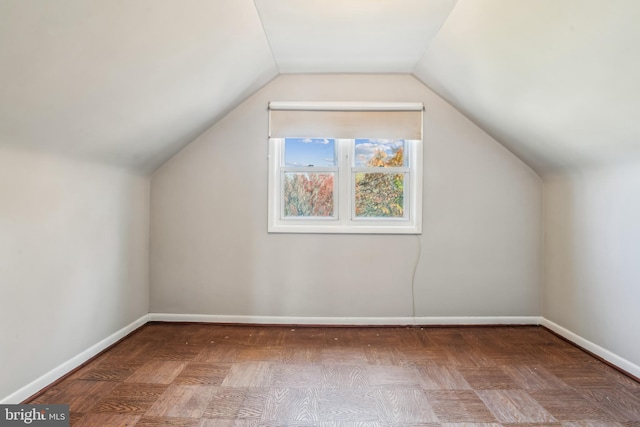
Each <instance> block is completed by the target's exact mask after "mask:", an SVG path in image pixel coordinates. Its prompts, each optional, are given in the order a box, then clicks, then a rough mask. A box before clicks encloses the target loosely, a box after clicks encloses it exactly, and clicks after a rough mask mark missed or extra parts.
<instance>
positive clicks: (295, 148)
mask: <svg viewBox="0 0 640 427" xmlns="http://www.w3.org/2000/svg"><path fill="white" fill-rule="evenodd" d="M400 149H403V150H404V141H403V140H386V139H368V138H366V139H365V138H359V139H356V140H355V166H356V167H367V166H369V163H370V161H371V159H373V158H374V157H375V156H376V154H379V153H384V154H386V156H387V157H389V158H391V157H393V156H394V155H395V154H396V153H397V152H398V150H400ZM284 153H285V166H288V167H308V166H316V167H334V166H336V164H337V161H336V142H335V139H330V138H287V139H286V140H285V150H284ZM403 160H404V163H405V165H406V156H404V159H403Z"/></svg>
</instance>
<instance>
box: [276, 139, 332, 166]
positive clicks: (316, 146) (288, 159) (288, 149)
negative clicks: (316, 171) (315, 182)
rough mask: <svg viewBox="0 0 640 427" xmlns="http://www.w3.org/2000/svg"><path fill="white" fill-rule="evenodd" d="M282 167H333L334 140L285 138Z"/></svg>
mask: <svg viewBox="0 0 640 427" xmlns="http://www.w3.org/2000/svg"><path fill="white" fill-rule="evenodd" d="M284 165H285V166H289V167H302V166H335V165H336V145H335V140H333V139H326V138H286V139H285V140H284Z"/></svg>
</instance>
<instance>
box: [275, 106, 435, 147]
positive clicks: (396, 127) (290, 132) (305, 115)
mask: <svg viewBox="0 0 640 427" xmlns="http://www.w3.org/2000/svg"><path fill="white" fill-rule="evenodd" d="M423 110H424V106H423V105H422V104H421V103H292V102H271V103H269V128H270V129H269V136H270V137H273V138H285V137H307V138H376V139H415V140H421V139H422V112H423Z"/></svg>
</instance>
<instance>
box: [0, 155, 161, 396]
mask: <svg viewBox="0 0 640 427" xmlns="http://www.w3.org/2000/svg"><path fill="white" fill-rule="evenodd" d="M148 221H149V179H148V178H141V177H137V176H133V175H131V174H129V173H127V172H124V171H121V170H117V169H113V168H109V167H105V166H99V165H95V164H90V163H84V162H79V161H74V160H68V159H62V158H58V157H53V156H50V155H47V154H42V153H37V152H28V151H21V150H15V149H7V148H3V147H0V292H1V295H0V337H2V339H1V340H0V366H1V367H2V372H1V373H0V400H2V399H3V398H4V397H5V396H8V395H10V394H12V393H14V392H16V391H17V390H18V389H20V388H22V387H24V386H25V385H27V384H29V383H30V382H32V381H34V380H36V379H37V378H39V377H41V376H42V375H44V374H46V373H48V372H49V371H52V370H53V369H54V368H57V367H58V366H59V365H61V364H63V363H65V362H67V361H69V360H70V359H72V358H73V357H75V356H77V355H78V354H80V353H81V352H84V351H85V350H87V349H88V348H89V347H91V346H93V345H95V344H96V343H98V342H99V341H101V340H103V339H105V338H106V337H108V336H109V335H111V334H113V333H114V332H116V331H118V330H120V329H121V328H123V327H124V326H126V325H128V324H130V323H131V322H133V321H134V320H136V319H139V318H140V317H141V316H143V315H145V314H147V313H148V229H149V228H148ZM33 391H35V390H33ZM23 397H26V396H23ZM10 403H17V402H15V401H12V402H10Z"/></svg>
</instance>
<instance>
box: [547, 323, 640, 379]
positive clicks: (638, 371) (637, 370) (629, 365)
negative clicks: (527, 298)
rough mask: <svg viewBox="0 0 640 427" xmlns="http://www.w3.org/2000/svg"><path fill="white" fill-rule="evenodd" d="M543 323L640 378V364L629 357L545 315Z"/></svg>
mask: <svg viewBox="0 0 640 427" xmlns="http://www.w3.org/2000/svg"><path fill="white" fill-rule="evenodd" d="M541 325H542V326H544V327H545V328H548V329H550V330H552V331H553V332H555V333H556V334H558V335H560V336H561V337H563V338H566V339H567V340H569V341H571V342H572V343H574V344H576V345H578V346H580V347H582V348H584V349H585V350H588V351H590V352H591V353H593V354H595V355H596V356H599V357H601V358H603V359H604V360H606V361H607V362H609V363H611V364H612V365H614V366H616V367H618V368H620V369H622V370H623V371H626V372H628V373H630V374H631V375H633V376H635V377H636V378H640V366H638V365H636V364H635V363H633V362H630V361H628V360H627V359H625V358H622V357H620V356H618V355H617V354H615V353H612V352H610V351H609V350H607V349H605V348H602V347H600V346H599V345H597V344H594V343H592V342H591V341H589V340H587V339H585V338H582V337H581V336H580V335H577V334H575V333H573V332H571V331H570V330H568V329H566V328H563V327H562V326H560V325H558V324H556V323H554V322H552V321H551V320H547V319H545V318H544V317H543V318H542V323H541Z"/></svg>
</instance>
